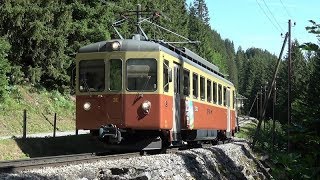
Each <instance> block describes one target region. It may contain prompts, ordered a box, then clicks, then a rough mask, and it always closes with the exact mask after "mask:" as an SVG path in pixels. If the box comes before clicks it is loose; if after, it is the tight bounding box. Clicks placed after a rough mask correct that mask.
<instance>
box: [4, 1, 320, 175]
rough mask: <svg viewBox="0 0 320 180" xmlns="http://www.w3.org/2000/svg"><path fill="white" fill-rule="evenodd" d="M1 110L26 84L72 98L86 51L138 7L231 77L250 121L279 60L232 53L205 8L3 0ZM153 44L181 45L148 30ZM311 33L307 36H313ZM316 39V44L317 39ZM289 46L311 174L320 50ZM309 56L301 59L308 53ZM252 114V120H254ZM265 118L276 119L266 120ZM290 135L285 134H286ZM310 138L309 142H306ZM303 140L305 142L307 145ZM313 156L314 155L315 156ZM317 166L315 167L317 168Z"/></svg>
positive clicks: (319, 107)
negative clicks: (79, 56)
mask: <svg viewBox="0 0 320 180" xmlns="http://www.w3.org/2000/svg"><path fill="white" fill-rule="evenodd" d="M0 2H1V4H0V99H1V100H0V102H3V101H4V100H5V98H6V96H7V91H8V89H9V87H10V86H14V85H19V84H29V85H32V86H34V87H42V88H45V89H47V90H49V91H50V90H59V91H60V92H63V93H70V90H71V82H70V79H71V75H72V69H73V67H74V62H73V60H74V57H75V54H76V53H77V51H78V49H79V48H80V47H81V46H84V45H87V44H89V43H92V42H97V41H103V40H109V39H111V36H113V35H114V34H115V33H114V31H113V29H112V27H111V24H112V22H114V21H115V20H117V19H119V18H120V14H121V12H124V11H127V10H135V9H136V4H137V3H138V2H139V3H140V4H141V6H142V8H143V9H144V10H159V11H160V12H161V14H162V15H163V16H162V17H161V18H159V19H156V20H155V21H156V23H158V24H160V25H162V26H164V27H166V28H168V29H170V30H173V31H175V32H177V33H179V34H181V35H183V36H185V37H188V38H189V39H191V40H196V41H200V42H201V43H200V44H198V45H187V47H188V48H190V49H192V50H193V51H195V52H197V53H198V54H199V55H200V56H202V57H204V58H205V59H207V60H208V61H210V62H212V63H214V64H215V65H217V66H218V67H219V68H220V70H221V72H222V73H223V74H227V75H228V77H227V78H228V79H229V80H230V81H232V82H233V83H234V84H235V85H236V87H237V89H238V93H239V94H242V95H244V96H245V97H247V98H248V99H247V101H246V106H245V113H248V111H249V108H250V106H251V103H252V102H253V101H254V99H255V97H256V94H257V92H258V91H260V89H261V87H264V86H265V85H266V82H268V81H269V82H270V80H271V78H272V73H273V71H274V68H275V64H276V61H277V55H274V54H271V53H269V52H268V51H266V50H262V49H258V48H254V47H252V48H250V49H247V50H243V49H242V48H241V47H237V50H235V47H234V44H233V42H232V40H229V39H222V38H221V36H220V35H219V33H218V32H217V31H215V30H214V29H215V27H211V26H210V24H209V13H208V8H207V6H206V3H205V1H204V0H194V2H193V3H192V4H190V5H188V4H186V1H185V0H166V1H150V0H133V1H126V0H118V1H115V0H65V1H60V0H54V1H43V0H19V1H16V0H3V1H0ZM143 27H144V28H145V30H146V33H147V34H148V35H149V36H150V37H152V38H155V39H165V40H166V41H177V40H179V39H177V37H176V36H174V35H172V34H168V33H165V32H159V30H158V29H156V28H153V27H152V26H148V25H144V26H143ZM132 30H133V27H132V26H131V25H129V24H124V25H123V26H122V27H121V28H120V31H121V33H122V34H124V35H125V37H126V38H130V36H131V35H132V34H133V33H134V32H133V31H132ZM307 30H308V32H309V33H313V34H315V35H319V34H320V26H319V24H317V23H316V22H313V21H311V25H310V27H308V28H307ZM308 32H307V31H306V33H308ZM315 38H317V37H316V36H315ZM301 41H302V43H305V44H303V45H299V42H298V41H297V40H296V41H294V43H293V45H292V59H293V85H292V87H293V97H292V99H293V126H292V127H291V129H292V131H293V132H295V134H294V136H296V140H297V143H294V146H295V147H296V148H297V149H298V148H301V144H303V145H304V147H303V148H302V149H304V150H305V149H308V150H310V151H311V152H312V156H315V157H316V158H313V159H312V158H311V160H310V163H311V164H310V167H312V168H318V169H317V172H320V170H319V166H320V165H319V162H320V161H317V162H316V161H315V160H317V159H318V160H319V156H320V155H319V150H318V149H319V148H320V147H319V144H320V138H319V131H320V123H319V122H320V118H319V116H318V115H319V114H320V103H319V102H320V84H319V83H317V81H318V80H319V79H320V71H319V69H320V50H319V46H318V45H317V44H312V43H306V42H303V40H301ZM302 48H303V49H305V50H307V51H303V49H302ZM286 57H287V55H286V56H285V58H284V60H282V63H281V67H280V70H279V74H278V77H277V87H278V91H277V104H276V107H277V108H276V118H277V120H279V121H280V122H281V123H282V124H286V121H287V108H286V106H287V62H288V61H287V58H286ZM255 112H256V109H255V106H254V108H253V110H252V114H250V115H251V116H257V114H255ZM266 117H272V116H271V113H268V114H267V115H266ZM287 128H288V127H287ZM305 136H308V138H305ZM302 137H303V138H302ZM314 149H316V150H314ZM312 163H313V164H312Z"/></svg>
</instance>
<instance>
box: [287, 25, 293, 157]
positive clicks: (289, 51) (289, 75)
mask: <svg viewBox="0 0 320 180" xmlns="http://www.w3.org/2000/svg"><path fill="white" fill-rule="evenodd" d="M288 28H289V30H288V34H289V37H288V129H287V131H288V152H290V140H289V139H290V127H291V126H290V125H291V118H292V113H291V107H292V106H291V104H292V100H291V93H292V89H291V79H292V75H291V66H292V62H291V19H289V22H288Z"/></svg>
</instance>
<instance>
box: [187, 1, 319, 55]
mask: <svg viewBox="0 0 320 180" xmlns="http://www.w3.org/2000/svg"><path fill="white" fill-rule="evenodd" d="M205 1H206V4H207V7H208V10H209V16H210V26H211V28H212V29H214V30H216V31H217V32H218V33H219V34H220V35H221V37H222V38H223V39H226V38H228V39H230V40H231V41H233V43H234V45H235V50H237V49H238V47H239V46H241V47H242V49H243V50H246V49H248V48H250V47H256V48H261V49H266V50H268V51H269V52H271V53H273V54H275V55H277V56H278V55H279V53H280V51H281V47H282V44H283V41H284V34H285V33H286V32H288V20H289V19H291V20H292V25H293V23H294V22H295V23H296V25H294V26H293V27H292V30H291V34H292V40H294V39H297V40H298V42H299V43H300V44H302V43H304V42H315V43H316V42H317V38H316V36H315V35H312V34H309V33H307V31H306V30H305V27H306V26H309V25H311V23H310V22H309V20H314V21H315V22H317V23H320V10H319V9H320V0H308V1H305V0H241V1H240V0H205ZM191 2H193V0H187V4H188V5H189V4H190V3H191ZM262 9H263V10H262ZM267 16H268V17H269V19H270V20H269V19H268V17H267ZM281 33H282V34H283V36H281Z"/></svg>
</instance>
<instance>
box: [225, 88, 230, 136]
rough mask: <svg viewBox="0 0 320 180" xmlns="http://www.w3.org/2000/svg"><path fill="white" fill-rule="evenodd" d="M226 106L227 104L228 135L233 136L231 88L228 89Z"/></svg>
mask: <svg viewBox="0 0 320 180" xmlns="http://www.w3.org/2000/svg"><path fill="white" fill-rule="evenodd" d="M225 100H226V106H227V133H226V135H227V137H231V112H230V111H231V110H230V89H229V88H227V89H226V99H225Z"/></svg>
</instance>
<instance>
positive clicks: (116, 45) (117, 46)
mask: <svg viewBox="0 0 320 180" xmlns="http://www.w3.org/2000/svg"><path fill="white" fill-rule="evenodd" d="M111 48H112V50H114V51H117V50H119V49H120V42H118V41H114V42H112V43H111Z"/></svg>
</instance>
